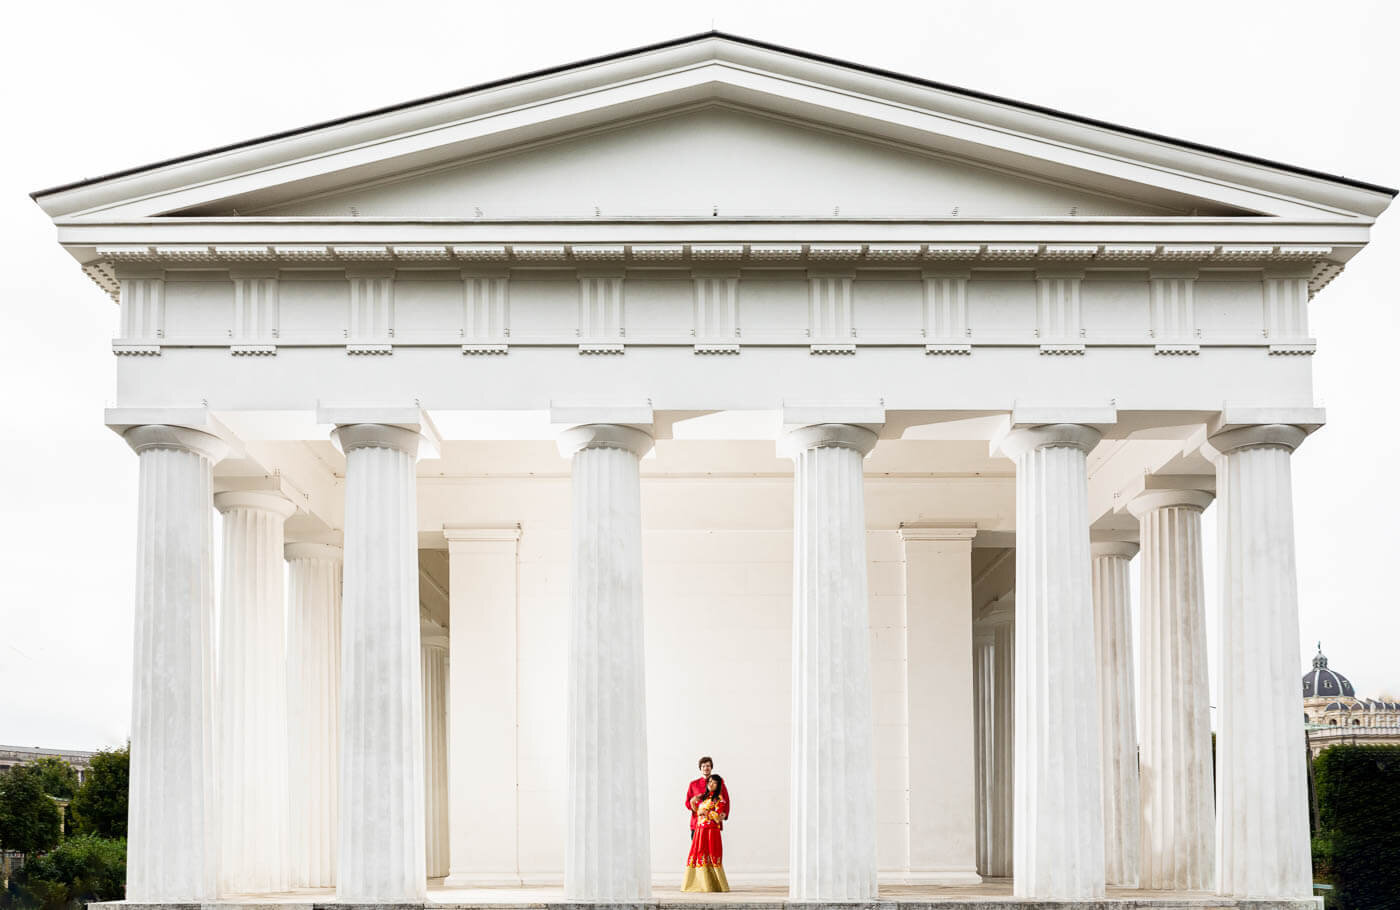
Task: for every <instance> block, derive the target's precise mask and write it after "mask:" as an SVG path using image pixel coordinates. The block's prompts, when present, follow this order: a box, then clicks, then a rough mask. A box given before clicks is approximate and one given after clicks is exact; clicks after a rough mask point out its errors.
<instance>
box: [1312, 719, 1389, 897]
mask: <svg viewBox="0 0 1400 910" xmlns="http://www.w3.org/2000/svg"><path fill="white" fill-rule="evenodd" d="M1313 767H1314V770H1315V773H1316V775H1317V799H1318V813H1319V827H1320V829H1321V830H1320V832H1319V838H1320V839H1321V840H1322V841H1323V842H1324V844H1325V846H1324V847H1323V850H1322V857H1321V858H1323V859H1324V861H1325V862H1326V865H1327V867H1328V870H1327V871H1328V872H1329V873H1330V877H1331V879H1332V883H1333V884H1334V885H1335V886H1336V889H1337V890H1336V902H1335V903H1333V902H1332V901H1328V906H1329V907H1336V908H1337V910H1400V746H1332V747H1331V748H1328V749H1324V750H1322V753H1321V754H1320V755H1318V757H1317V759H1316V760H1315V761H1314V765H1313ZM1315 855H1316V854H1315Z"/></svg>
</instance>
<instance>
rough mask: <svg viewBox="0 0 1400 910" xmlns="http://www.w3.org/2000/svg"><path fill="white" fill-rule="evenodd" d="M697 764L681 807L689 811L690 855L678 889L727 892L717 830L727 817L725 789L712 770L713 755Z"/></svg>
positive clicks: (722, 781)
mask: <svg viewBox="0 0 1400 910" xmlns="http://www.w3.org/2000/svg"><path fill="white" fill-rule="evenodd" d="M699 764H700V776H699V777H697V778H696V779H695V780H693V781H691V782H690V786H689V787H688V788H686V791H685V807H686V808H687V809H689V810H690V856H689V857H687V858H686V861H685V881H684V882H683V883H682V885H681V890H682V891H728V890H729V880H728V879H726V878H725V877H724V844H723V843H722V842H721V840H720V831H721V830H723V828H724V820H725V819H727V818H729V788H728V787H726V786H725V785H724V778H722V777H720V776H719V775H718V774H715V773H713V772H714V768H715V760H714V759H713V758H710V756H708V755H706V756H703V757H701V759H700V762H699Z"/></svg>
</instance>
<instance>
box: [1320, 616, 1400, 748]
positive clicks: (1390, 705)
mask: <svg viewBox="0 0 1400 910" xmlns="http://www.w3.org/2000/svg"><path fill="white" fill-rule="evenodd" d="M1303 723H1304V724H1305V725H1306V726H1307V730H1308V748H1309V749H1311V750H1312V754H1313V755H1316V754H1317V753H1319V752H1321V751H1322V750H1323V749H1325V748H1327V747H1328V746H1333V745H1336V744H1338V743H1359V742H1364V743H1374V744H1377V745H1380V744H1387V743H1400V699H1397V698H1395V697H1394V696H1390V695H1382V696H1381V697H1380V698H1378V699H1372V698H1357V697H1356V690H1355V688H1353V687H1352V684H1351V680H1349V679H1347V678H1346V677H1345V676H1343V675H1342V674H1340V673H1338V672H1337V671H1336V670H1333V669H1331V668H1330V667H1328V666H1327V657H1326V655H1324V654H1323V653H1322V642H1318V643H1317V654H1316V655H1314V656H1313V661H1312V669H1311V670H1309V671H1308V672H1307V673H1304V674H1303Z"/></svg>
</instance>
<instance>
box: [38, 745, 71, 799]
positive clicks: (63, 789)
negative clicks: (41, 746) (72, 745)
mask: <svg viewBox="0 0 1400 910" xmlns="http://www.w3.org/2000/svg"><path fill="white" fill-rule="evenodd" d="M29 767H30V768H32V769H33V770H34V771H35V772H37V773H38V775H39V783H40V786H42V787H43V788H44V792H45V793H47V794H48V795H49V796H56V797H58V798H59V799H72V798H73V794H74V793H76V792H78V772H76V771H74V770H73V766H72V765H70V764H68V762H66V761H64V760H63V759H61V758H56V757H54V756H52V755H45V756H44V757H43V758H39V759H35V760H34V761H32V762H30V763H29Z"/></svg>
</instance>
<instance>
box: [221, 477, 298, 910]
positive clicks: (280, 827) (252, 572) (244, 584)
mask: <svg viewBox="0 0 1400 910" xmlns="http://www.w3.org/2000/svg"><path fill="white" fill-rule="evenodd" d="M214 507H215V508H217V509H218V510H219V512H220V513H221V514H222V515H223V521H224V525H223V572H222V573H221V575H222V577H221V579H220V582H221V583H220V594H221V597H220V602H219V659H218V671H219V672H218V691H219V710H218V715H217V719H216V725H215V738H216V739H217V741H218V744H219V746H218V748H219V777H218V784H219V813H220V823H219V827H220V835H221V840H220V848H219V890H220V892H221V893H225V894H239V893H246V892H258V891H282V890H285V889H286V888H288V887H290V886H291V876H290V867H289V863H288V859H289V856H290V854H289V842H288V828H289V824H290V814H289V813H288V811H287V809H288V790H287V774H288V755H287V732H288V731H287V649H286V625H287V615H286V602H285V595H286V580H285V579H286V566H285V561H284V558H283V553H282V548H283V543H284V535H283V526H284V524H285V522H286V520H287V517H288V516H289V515H291V514H292V513H293V512H295V511H296V506H295V505H293V504H292V502H291V500H289V499H287V497H285V496H283V495H282V494H281V493H276V492H270V491H260V490H259V491H242V492H232V493H218V494H216V495H215V496H214Z"/></svg>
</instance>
